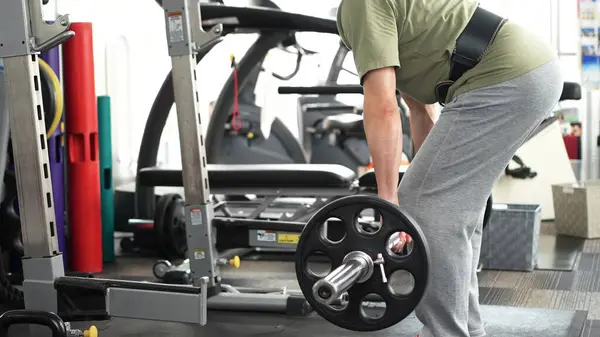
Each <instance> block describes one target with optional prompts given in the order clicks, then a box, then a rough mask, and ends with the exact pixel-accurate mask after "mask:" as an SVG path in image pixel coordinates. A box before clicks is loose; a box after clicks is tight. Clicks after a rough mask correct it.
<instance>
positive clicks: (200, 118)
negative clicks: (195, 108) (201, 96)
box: [198, 113, 202, 124]
mask: <svg viewBox="0 0 600 337" xmlns="http://www.w3.org/2000/svg"><path fill="white" fill-rule="evenodd" d="M198 124H202V117H200V113H198Z"/></svg>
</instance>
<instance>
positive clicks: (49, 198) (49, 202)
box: [46, 192, 52, 208]
mask: <svg viewBox="0 0 600 337" xmlns="http://www.w3.org/2000/svg"><path fill="white" fill-rule="evenodd" d="M46 204H47V205H48V208H50V207H52V194H51V193H50V192H47V193H46Z"/></svg>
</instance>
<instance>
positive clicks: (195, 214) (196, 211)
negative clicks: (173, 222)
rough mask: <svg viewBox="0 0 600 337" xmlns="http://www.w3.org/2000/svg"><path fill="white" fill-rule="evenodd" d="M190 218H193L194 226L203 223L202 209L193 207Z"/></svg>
mask: <svg viewBox="0 0 600 337" xmlns="http://www.w3.org/2000/svg"><path fill="white" fill-rule="evenodd" d="M190 218H191V219H192V226H199V225H201V224H202V210H200V208H192V209H191V210H190Z"/></svg>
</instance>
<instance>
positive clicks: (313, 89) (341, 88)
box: [277, 84, 363, 95]
mask: <svg viewBox="0 0 600 337" xmlns="http://www.w3.org/2000/svg"><path fill="white" fill-rule="evenodd" d="M277 91H278V92H279V94H281V95H289V94H298V95H337V94H362V93H363V88H362V86H360V85H355V84H330V85H315V86H308V87H289V86H282V87H279V89H278V90H277Z"/></svg>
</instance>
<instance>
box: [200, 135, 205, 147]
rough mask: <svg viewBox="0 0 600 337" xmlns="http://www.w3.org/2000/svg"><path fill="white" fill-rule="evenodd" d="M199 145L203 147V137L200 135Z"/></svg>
mask: <svg viewBox="0 0 600 337" xmlns="http://www.w3.org/2000/svg"><path fill="white" fill-rule="evenodd" d="M200 145H202V146H204V136H203V135H200Z"/></svg>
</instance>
